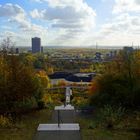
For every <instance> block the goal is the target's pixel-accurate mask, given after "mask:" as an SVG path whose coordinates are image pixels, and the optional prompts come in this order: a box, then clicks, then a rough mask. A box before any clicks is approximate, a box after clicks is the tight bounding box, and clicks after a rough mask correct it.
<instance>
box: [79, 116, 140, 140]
mask: <svg viewBox="0 0 140 140" xmlns="http://www.w3.org/2000/svg"><path fill="white" fill-rule="evenodd" d="M96 119H97V118H94V119H93V118H92V117H78V119H77V121H78V122H79V123H80V126H81V134H82V138H83V140H139V139H140V135H138V132H137V133H136V132H135V131H133V130H135V129H136V130H138V131H139V130H140V120H136V119H135V118H133V116H130V117H129V118H128V120H127V123H128V124H129V125H128V126H127V127H126V126H125V125H126V122H125V121H122V122H121V124H120V126H118V128H117V129H114V130H109V129H105V128H104V127H101V126H97V125H96V123H95V121H96ZM90 126H92V128H91V127H90Z"/></svg>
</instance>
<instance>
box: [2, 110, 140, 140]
mask: <svg viewBox="0 0 140 140" xmlns="http://www.w3.org/2000/svg"><path fill="white" fill-rule="evenodd" d="M51 116H52V111H50V110H47V109H44V110H40V111H39V110H37V111H34V112H31V113H28V114H26V116H22V117H21V119H20V120H18V121H17V122H16V123H15V125H14V127H13V128H10V129H8V128H7V129H0V140H32V139H33V137H34V135H35V133H36V129H37V127H38V125H39V123H47V122H50V120H51V119H50V118H51ZM96 119H97V118H94V116H86V117H85V116H82V115H78V116H77V122H79V123H80V127H81V135H82V140H140V135H139V132H138V131H139V130H140V127H139V126H140V120H139V118H135V117H134V116H133V115H132V116H129V117H128V118H127V120H125V121H122V122H121V123H120V124H119V125H118V126H117V128H116V129H110V130H109V129H106V128H104V127H100V126H96V123H95V121H96ZM126 123H127V124H126ZM126 125H127V126H126Z"/></svg>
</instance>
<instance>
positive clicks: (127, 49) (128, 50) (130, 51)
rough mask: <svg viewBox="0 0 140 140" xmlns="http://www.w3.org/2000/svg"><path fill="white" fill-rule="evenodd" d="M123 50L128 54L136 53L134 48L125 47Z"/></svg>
mask: <svg viewBox="0 0 140 140" xmlns="http://www.w3.org/2000/svg"><path fill="white" fill-rule="evenodd" d="M123 50H124V51H125V52H126V53H132V52H133V51H134V49H133V47H127V46H126V47H123Z"/></svg>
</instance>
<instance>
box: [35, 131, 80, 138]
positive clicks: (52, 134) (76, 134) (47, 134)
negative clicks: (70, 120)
mask: <svg viewBox="0 0 140 140" xmlns="http://www.w3.org/2000/svg"><path fill="white" fill-rule="evenodd" d="M33 140H81V135H80V131H41V132H37V134H36V136H35V138H34V139H33Z"/></svg>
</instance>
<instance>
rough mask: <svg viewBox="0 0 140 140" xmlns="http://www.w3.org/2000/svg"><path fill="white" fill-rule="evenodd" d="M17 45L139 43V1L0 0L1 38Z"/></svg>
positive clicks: (122, 44)
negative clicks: (37, 39) (36, 42)
mask: <svg viewBox="0 0 140 140" xmlns="http://www.w3.org/2000/svg"><path fill="white" fill-rule="evenodd" d="M6 36H10V37H11V38H12V40H14V41H15V42H16V45H18V46H19V45H20V46H27V45H28V46H29V45H31V37H35V36H37V37H40V38H41V40H42V45H45V46H46V45H65V46H72V45H73V46H81V45H82V46H87V45H95V44H96V42H97V43H98V44H99V45H121V46H124V45H131V44H132V42H133V43H134V45H138V44H139V43H140V0H0V40H2V39H3V38H5V37H6Z"/></svg>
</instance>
